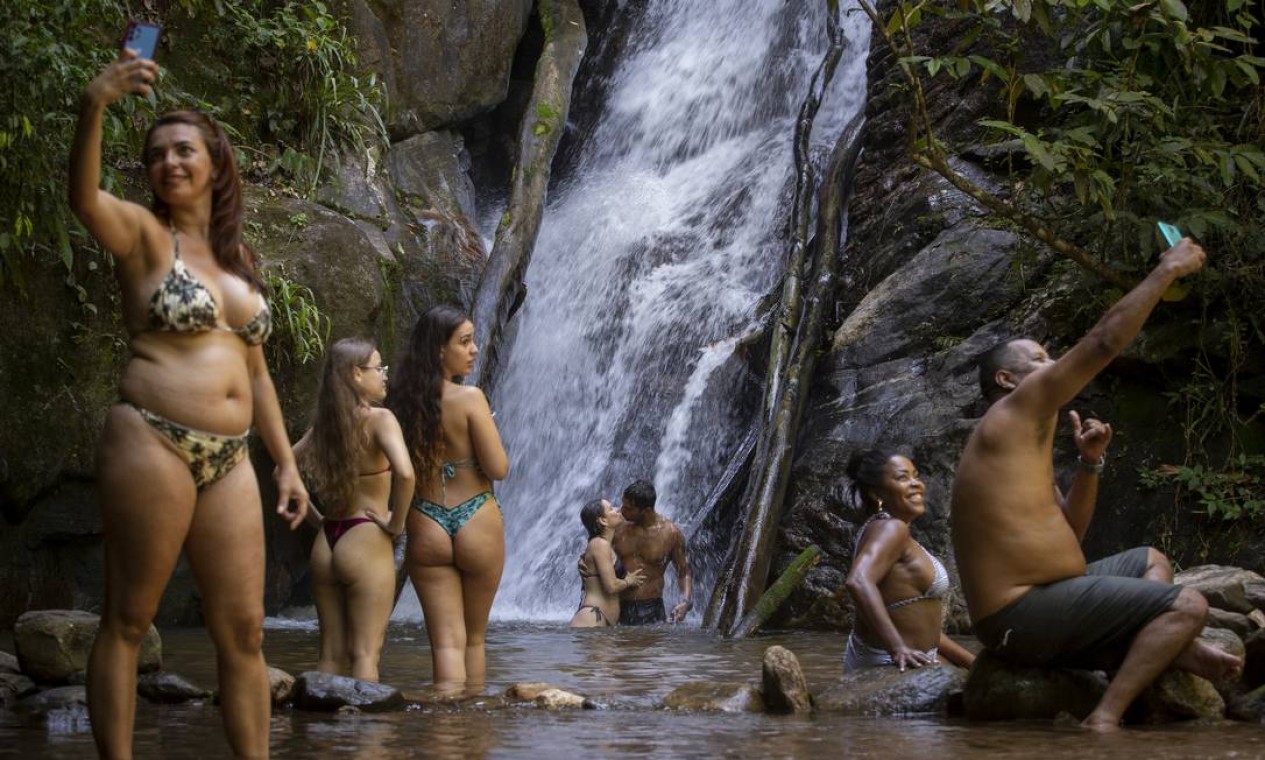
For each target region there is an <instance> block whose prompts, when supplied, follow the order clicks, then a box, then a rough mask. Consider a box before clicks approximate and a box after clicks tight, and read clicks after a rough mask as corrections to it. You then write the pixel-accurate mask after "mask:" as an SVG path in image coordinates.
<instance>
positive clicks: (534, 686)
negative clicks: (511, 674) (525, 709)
mask: <svg viewBox="0 0 1265 760" xmlns="http://www.w3.org/2000/svg"><path fill="white" fill-rule="evenodd" d="M556 688H557V687H556V686H554V685H553V684H550V683H544V682H543V681H524V682H522V683H516V684H513V685H511V686H510V687H509V688H507V689H506V690H505V698H506V699H517V700H522V701H524V702H534V701H535V699H536V697H538V696H540V695H541V694H542V693H544V692H546V691H549V690H550V689H556Z"/></svg>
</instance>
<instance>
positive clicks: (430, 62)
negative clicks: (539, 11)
mask: <svg viewBox="0 0 1265 760" xmlns="http://www.w3.org/2000/svg"><path fill="white" fill-rule="evenodd" d="M346 5H347V6H348V7H349V10H350V19H351V24H350V25H351V31H352V32H353V33H354V34H355V35H356V37H358V38H359V40H360V58H361V64H362V65H363V66H364V67H366V68H368V69H370V70H372V71H376V72H377V73H378V74H379V75H380V76H381V78H382V80H383V81H384V82H385V83H386V86H387V95H388V98H389V100H390V102H391V112H392V113H391V124H390V128H391V131H392V133H393V134H394V135H397V136H400V137H407V136H409V135H415V134H418V133H419V132H422V131H425V130H429V129H433V128H435V127H438V126H443V125H447V124H452V123H454V122H459V121H464V120H466V119H469V118H470V117H472V116H475V115H477V114H480V113H484V112H487V111H490V110H492V109H493V108H494V107H495V106H497V105H498V104H500V103H501V101H503V100H505V94H506V92H507V91H508V89H509V80H510V68H511V64H512V63H513V60H514V52H515V50H516V49H517V48H518V41H519V39H520V38H521V37H522V35H523V31H524V30H525V29H526V28H527V19H528V17H529V15H530V13H531V7H532V3H531V0H470V2H462V3H452V2H444V1H443V0H372V2H371V1H370V0H347V2H346Z"/></svg>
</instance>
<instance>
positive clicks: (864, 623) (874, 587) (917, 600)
mask: <svg viewBox="0 0 1265 760" xmlns="http://www.w3.org/2000/svg"><path fill="white" fill-rule="evenodd" d="M847 472H848V477H849V478H851V479H852V498H853V501H854V502H856V503H858V504H859V506H861V507H862V508H863V509H864V510H865V512H866V513H867V514H868V515H869V516H868V518H867V519H866V521H865V522H864V523H863V524H862V525H861V527H860V529H858V530H857V538H856V550H855V551H854V552H853V559H852V567H851V568H850V569H849V571H848V579H847V583H846V588H847V590H848V594H849V595H850V596H851V597H852V601H853V603H854V604H855V605H856V610H857V612H858V615H857V619H856V624H855V626H854V628H853V630H852V632H851V633H850V634H849V635H848V646H847V649H846V650H845V652H844V657H843V670H844V672H845V673H850V672H852V671H854V670H859V669H861V668H869V667H877V666H880V665H895V666H896V667H898V668H900V669H901V670H904V669H905V668H907V667H912V668H919V667H922V666H923V665H929V664H931V663H934V662H937V660H938V658H939V657H941V656H942V657H944V659H946V660H948V661H949V662H951V663H953V664H954V665H958V666H960V667H963V668H969V667H970V666H971V663H973V662H974V661H975V655H973V654H971V653H970V652H968V651H967V650H966V649H964V648H962V646H961V645H959V644H958V643H957V642H955V641H954V640H953V639H951V638H949V637H948V636H946V635H945V634H944V632H943V630H942V626H943V614H944V613H943V602H942V600H943V598H944V596H945V595H946V594H947V593H948V591H949V574H948V572H946V571H945V569H944V565H943V564H942V563H941V562H940V560H939V559H937V558H936V557H935V556H933V555H932V554H931V553H930V552H928V551H927V550H926V549H924V548H923V547H922V545H921V544H919V543H918V542H917V541H915V540H914V538H913V536H911V535H910V533H909V524H910V523H911V522H913V521H914V520H916V519H918V517H919V516H921V515H922V513H923V512H924V511H926V505H925V504H924V503H923V496H924V492H925V490H926V489H925V488H924V487H923V484H922V481H921V480H919V479H918V470H917V468H915V467H914V463H913V462H911V461H909V459H908V458H906V457H903V456H901V455H899V454H895V455H893V454H889V453H888V452H885V451H880V450H877V449H871V450H869V451H864V452H861V453H859V454H854V455H853V456H852V459H851V460H850V461H849V462H848V468H847Z"/></svg>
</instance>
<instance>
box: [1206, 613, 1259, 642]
mask: <svg viewBox="0 0 1265 760" xmlns="http://www.w3.org/2000/svg"><path fill="white" fill-rule="evenodd" d="M1255 611H1256V610H1253V612H1255ZM1207 625H1208V627H1210V628H1222V629H1224V630H1227V631H1230V632H1231V633H1233V634H1234V635H1235V636H1239V637H1243V636H1246V635H1248V634H1249V633H1251V632H1252V631H1254V630H1256V628H1257V626H1256V623H1255V622H1253V621H1252V619H1251V618H1249V617H1248V616H1247V615H1241V614H1239V613H1237V612H1230V611H1229V610H1222V609H1218V608H1216V607H1209V608H1208V622H1207Z"/></svg>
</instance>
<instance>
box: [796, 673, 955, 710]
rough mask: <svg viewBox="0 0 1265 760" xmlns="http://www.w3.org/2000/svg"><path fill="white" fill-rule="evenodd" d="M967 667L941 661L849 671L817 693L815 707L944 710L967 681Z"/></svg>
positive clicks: (819, 708) (834, 708) (827, 708)
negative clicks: (920, 666)
mask: <svg viewBox="0 0 1265 760" xmlns="http://www.w3.org/2000/svg"><path fill="white" fill-rule="evenodd" d="M966 678H967V675H966V671H965V670H963V669H962V668H959V667H956V666H954V665H949V664H946V663H942V664H939V665H931V666H928V667H924V668H910V669H908V670H906V671H905V672H903V673H902V672H901V671H900V670H898V669H896V668H894V667H881V668H865V669H863V670H858V671H855V672H852V673H848V674H847V675H845V676H844V677H843V680H842V681H840V682H839V683H838V684H836V685H834V686H832V687H830V688H829V689H826V690H825V691H824V692H822V693H820V694H818V695H817V700H816V701H817V709H818V710H821V711H823V712H837V713H843V714H844V715H918V714H926V713H936V714H944V713H945V712H946V711H947V709H948V705H949V701H950V699H951V698H952V695H953V694H954V693H956V692H958V691H959V690H961V689H962V688H963V686H964V685H965V684H966Z"/></svg>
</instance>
